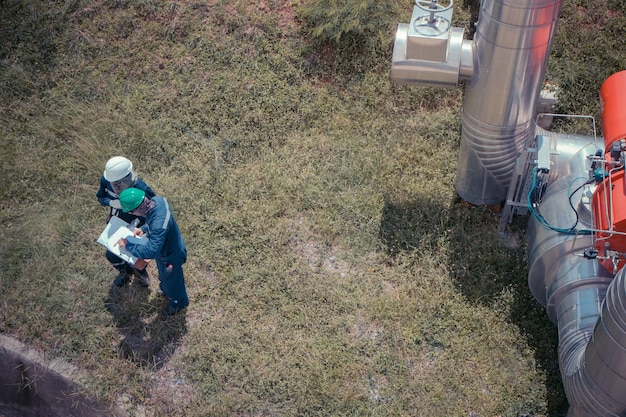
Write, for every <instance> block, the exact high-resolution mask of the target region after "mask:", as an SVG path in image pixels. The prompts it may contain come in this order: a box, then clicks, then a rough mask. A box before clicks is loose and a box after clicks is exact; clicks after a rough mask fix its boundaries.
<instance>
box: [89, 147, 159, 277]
mask: <svg viewBox="0 0 626 417" xmlns="http://www.w3.org/2000/svg"><path fill="white" fill-rule="evenodd" d="M129 187H134V188H138V189H140V190H143V191H144V192H145V193H146V195H147V196H148V198H152V197H154V195H155V193H154V191H152V189H151V188H150V187H149V186H148V184H146V183H145V182H144V181H143V180H142V179H141V178H139V176H138V175H137V173H136V172H135V171H133V163H132V162H130V161H129V160H128V159H127V158H125V157H123V156H114V157H112V158H111V159H109V160H108V161H107V163H106V165H105V167H104V173H103V174H102V177H100V188H99V189H98V192H97V193H96V197H98V201H99V202H100V204H101V205H103V206H105V207H109V208H110V210H109V215H108V217H107V223H108V221H109V219H110V218H111V216H116V217H119V218H120V219H122V220H124V221H125V222H127V223H131V224H132V223H133V222H135V226H141V225H143V224H144V222H145V219H144V218H143V217H138V216H135V215H132V214H130V213H124V212H123V211H122V205H121V204H120V193H121V192H122V191H124V190H125V189H127V188H129ZM105 256H106V258H107V260H108V261H109V262H110V263H111V265H113V267H114V268H115V269H117V271H118V275H117V276H116V277H115V280H114V281H113V283H114V284H115V286H117V287H122V286H124V284H126V283H128V282H130V279H131V277H132V275H133V274H134V275H135V277H136V278H137V280H138V282H139V284H140V285H141V286H142V287H148V286H150V275H149V274H148V270H147V268H145V267H144V268H143V269H137V268H135V267H134V266H133V265H130V264H128V263H127V262H126V261H124V260H123V259H122V258H120V257H119V256H117V255H115V254H113V252H111V251H108V250H107V251H106V255H105Z"/></svg>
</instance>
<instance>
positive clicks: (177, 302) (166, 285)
mask: <svg viewBox="0 0 626 417" xmlns="http://www.w3.org/2000/svg"><path fill="white" fill-rule="evenodd" d="M184 262H185V260H184V259H174V260H169V261H168V260H163V259H158V260H157V262H156V264H157V270H158V271H159V281H160V283H159V288H161V291H163V294H165V296H166V297H167V298H168V299H169V300H170V304H169V305H170V307H172V308H176V309H181V308H185V307H187V306H188V305H189V296H188V295H187V288H186V287H185V276H184V274H183V263H184Z"/></svg>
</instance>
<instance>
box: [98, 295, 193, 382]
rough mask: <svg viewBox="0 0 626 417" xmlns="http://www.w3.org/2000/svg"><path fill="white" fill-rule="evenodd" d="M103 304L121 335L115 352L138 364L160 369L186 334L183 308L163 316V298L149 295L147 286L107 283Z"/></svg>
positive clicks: (165, 301) (165, 302)
mask: <svg viewBox="0 0 626 417" xmlns="http://www.w3.org/2000/svg"><path fill="white" fill-rule="evenodd" d="M105 306H106V308H107V310H108V311H109V313H111V316H112V317H113V321H114V322H115V325H116V326H117V328H118V331H119V333H120V335H121V340H120V343H119V345H118V347H117V350H118V353H119V355H120V356H121V357H123V358H125V359H127V360H130V361H131V362H133V363H135V364H137V365H138V366H147V367H150V368H152V369H153V370H158V369H160V368H161V367H162V366H163V365H164V364H165V362H167V360H168V358H169V357H171V356H172V355H173V354H174V352H175V351H176V348H177V347H178V345H179V341H180V339H181V338H182V336H183V335H185V333H187V324H186V311H185V310H183V311H182V312H180V313H178V314H176V315H175V316H171V317H165V316H164V315H163V313H162V310H163V309H164V308H165V307H166V306H167V300H166V299H165V297H162V296H154V295H153V296H152V297H151V293H150V290H149V289H148V288H144V287H141V286H140V285H138V284H135V283H133V284H131V285H125V286H124V287H122V288H118V287H116V286H115V285H111V288H110V290H109V297H108V299H107V300H106V301H105Z"/></svg>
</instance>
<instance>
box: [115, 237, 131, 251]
mask: <svg viewBox="0 0 626 417" xmlns="http://www.w3.org/2000/svg"><path fill="white" fill-rule="evenodd" d="M127 243H128V240H127V239H124V238H121V239H120V240H118V241H117V245H118V246H119V247H120V248H122V249H126V244H127Z"/></svg>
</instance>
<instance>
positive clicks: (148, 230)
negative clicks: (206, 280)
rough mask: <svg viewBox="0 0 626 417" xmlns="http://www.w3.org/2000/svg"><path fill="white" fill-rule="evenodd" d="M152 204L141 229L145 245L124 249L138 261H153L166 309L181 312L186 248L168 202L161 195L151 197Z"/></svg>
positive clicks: (184, 302)
mask: <svg viewBox="0 0 626 417" xmlns="http://www.w3.org/2000/svg"><path fill="white" fill-rule="evenodd" d="M152 201H154V202H155V203H156V205H155V206H154V207H153V208H152V209H151V210H150V211H149V212H148V214H147V215H146V224H144V225H143V226H141V230H142V231H143V232H144V235H145V236H147V238H148V243H147V244H145V245H142V244H136V243H131V242H128V243H127V244H126V250H127V251H128V252H130V253H131V254H132V255H133V256H136V257H137V258H142V259H154V260H155V261H156V265H157V269H158V271H159V281H160V285H159V286H160V288H161V291H163V294H165V296H166V297H167V298H168V299H169V307H170V308H172V309H176V310H180V309H183V308H185V307H187V306H188V305H189V297H188V296H187V289H186V288H185V277H184V275H183V264H184V263H185V262H186V261H187V247H186V245H185V240H184V239H183V236H182V235H181V234H180V229H179V228H178V224H177V223H176V220H175V219H174V215H173V214H172V207H171V206H170V204H169V202H168V201H167V200H166V199H165V198H164V197H160V196H156V197H153V198H152Z"/></svg>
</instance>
